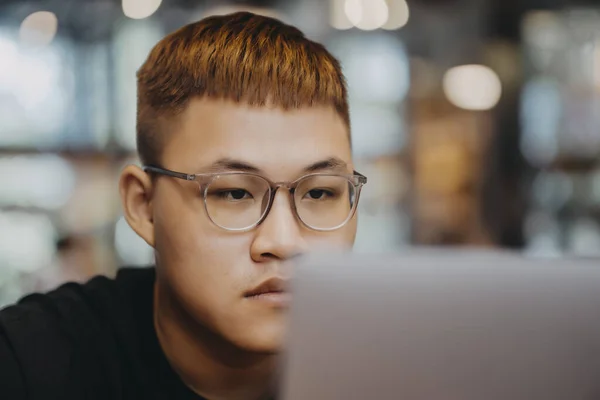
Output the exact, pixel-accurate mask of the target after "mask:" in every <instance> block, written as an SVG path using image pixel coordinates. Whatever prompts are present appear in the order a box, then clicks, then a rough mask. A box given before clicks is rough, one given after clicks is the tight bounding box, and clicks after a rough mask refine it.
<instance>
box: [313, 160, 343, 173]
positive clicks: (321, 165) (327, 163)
mask: <svg viewBox="0 0 600 400" xmlns="http://www.w3.org/2000/svg"><path fill="white" fill-rule="evenodd" d="M347 168H348V164H347V163H346V162H345V161H344V160H342V159H340V158H337V157H329V158H327V159H325V160H322V161H317V162H316V163H314V164H311V165H309V166H308V167H306V168H304V171H305V172H319V171H323V170H343V171H346V169H347Z"/></svg>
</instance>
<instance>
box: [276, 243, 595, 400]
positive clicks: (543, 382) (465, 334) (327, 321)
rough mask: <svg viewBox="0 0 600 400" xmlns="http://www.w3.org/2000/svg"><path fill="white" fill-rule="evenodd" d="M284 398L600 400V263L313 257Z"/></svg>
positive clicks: (452, 256) (487, 257)
mask: <svg viewBox="0 0 600 400" xmlns="http://www.w3.org/2000/svg"><path fill="white" fill-rule="evenodd" d="M295 268H296V270H295V275H294V282H293V285H292V290H293V296H294V301H293V305H292V311H291V329H290V336H289V338H288V347H287V348H288V350H287V352H286V355H285V357H284V364H285V368H284V369H283V370H284V377H283V380H282V393H281V398H282V399H283V400H301V399H302V400H305V399H319V400H326V399H333V400H337V399H369V400H371V399H378V400H384V399H401V400H538V399H539V400H599V399H600V261H594V260H541V259H526V258H523V257H519V256H516V255H512V254H510V253H508V254H504V253H502V254H495V253H489V254H488V253H485V252H475V253H471V252H457V253H455V252H446V251H429V250H428V251H420V252H416V253H414V254H403V255H383V256H382V255H378V256H371V255H356V254H354V255H351V254H348V255H330V256H325V255H314V256H310V257H307V258H305V259H303V260H301V261H300V263H299V264H298V265H297V266H296V267H295Z"/></svg>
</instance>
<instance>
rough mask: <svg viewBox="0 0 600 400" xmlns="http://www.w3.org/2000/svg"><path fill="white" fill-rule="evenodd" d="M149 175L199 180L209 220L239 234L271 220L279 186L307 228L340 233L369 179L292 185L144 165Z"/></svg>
mask: <svg viewBox="0 0 600 400" xmlns="http://www.w3.org/2000/svg"><path fill="white" fill-rule="evenodd" d="M144 171H145V172H147V173H155V174H159V175H166V176H170V177H173V178H178V179H183V180H186V181H195V182H197V183H198V185H199V190H200V193H202V195H203V198H204V207H205V209H206V214H207V215H208V218H209V219H210V220H211V221H212V223H213V224H215V225H216V226H218V227H220V228H222V229H225V230H228V231H236V232H242V231H248V230H251V229H253V228H255V227H256V226H258V225H259V224H261V223H262V222H263V221H264V220H265V219H266V218H267V215H268V214H269V211H270V209H271V206H272V205H273V200H274V199H275V194H276V193H277V190H278V189H279V188H286V189H287V190H288V191H289V193H290V196H291V198H292V200H293V201H292V211H293V213H294V215H295V216H296V217H297V218H298V220H299V221H300V222H301V223H302V224H303V225H305V226H306V227H307V228H309V229H313V230H316V231H322V232H327V231H334V230H336V229H340V228H341V227H343V226H344V225H346V224H347V223H348V221H350V219H352V217H353V216H354V214H355V212H356V206H357V204H358V199H359V198H360V191H361V189H362V187H363V186H364V185H365V184H366V183H367V177H366V176H364V175H361V174H359V173H358V172H356V171H355V172H354V174H352V175H344V174H331V173H315V174H309V175H305V176H303V177H301V178H299V179H297V180H295V181H293V182H272V181H270V180H269V179H267V178H265V177H263V176H260V175H257V174H254V173H249V172H219V173H207V174H185V173H181V172H175V171H170V170H168V169H164V168H160V167H156V166H145V167H144Z"/></svg>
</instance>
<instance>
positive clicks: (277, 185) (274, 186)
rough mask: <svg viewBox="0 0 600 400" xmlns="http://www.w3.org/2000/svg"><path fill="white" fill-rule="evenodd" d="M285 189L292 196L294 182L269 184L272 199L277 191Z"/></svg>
mask: <svg viewBox="0 0 600 400" xmlns="http://www.w3.org/2000/svg"><path fill="white" fill-rule="evenodd" d="M280 188H285V189H287V191H288V192H289V193H290V194H294V189H295V185H294V182H273V183H272V184H271V191H272V194H271V196H272V197H273V198H274V197H275V196H276V195H277V190H279V189H280Z"/></svg>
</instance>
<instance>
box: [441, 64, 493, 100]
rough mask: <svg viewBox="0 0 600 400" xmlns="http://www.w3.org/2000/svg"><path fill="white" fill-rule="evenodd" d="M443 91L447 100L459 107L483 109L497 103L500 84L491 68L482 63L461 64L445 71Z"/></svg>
mask: <svg viewBox="0 0 600 400" xmlns="http://www.w3.org/2000/svg"><path fill="white" fill-rule="evenodd" d="M444 92H445V93H446V97H447V98H448V100H449V101H450V102H451V103H452V104H454V105H455V106H457V107H459V108H462V109H465V110H473V111H484V110H490V109H492V108H494V107H495V106H496V104H498V102H499V101H500V97H501V95H502V84H501V82H500V78H498V75H497V74H496V73H495V72H494V71H493V70H492V69H491V68H488V67H486V66H483V65H463V66H459V67H454V68H452V69H450V70H449V71H448V72H446V74H445V76H444Z"/></svg>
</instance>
